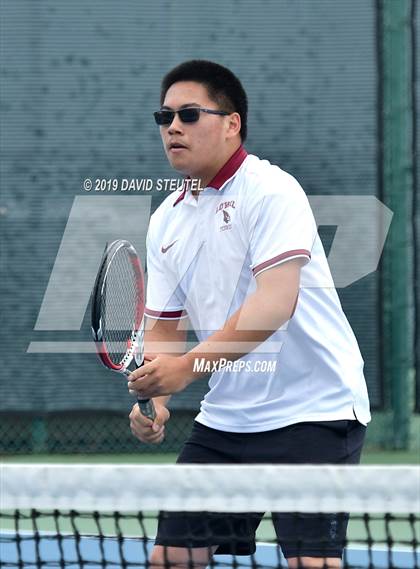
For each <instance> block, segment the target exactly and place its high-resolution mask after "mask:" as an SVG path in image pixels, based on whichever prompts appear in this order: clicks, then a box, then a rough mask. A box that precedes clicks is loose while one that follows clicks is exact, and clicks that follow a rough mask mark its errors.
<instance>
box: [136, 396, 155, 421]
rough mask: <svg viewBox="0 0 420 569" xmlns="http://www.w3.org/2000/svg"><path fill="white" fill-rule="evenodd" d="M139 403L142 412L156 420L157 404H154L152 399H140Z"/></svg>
mask: <svg viewBox="0 0 420 569" xmlns="http://www.w3.org/2000/svg"><path fill="white" fill-rule="evenodd" d="M137 403H138V405H139V409H140V413H141V414H142V415H145V416H146V417H149V419H152V420H154V418H155V417H156V413H155V406H154V405H153V401H152V400H151V399H138V398H137Z"/></svg>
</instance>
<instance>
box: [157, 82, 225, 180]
mask: <svg viewBox="0 0 420 569" xmlns="http://www.w3.org/2000/svg"><path fill="white" fill-rule="evenodd" d="M182 107H184V108H185V107H202V108H205V109H213V110H225V109H219V108H218V106H217V104H216V103H215V102H214V101H213V100H211V99H210V97H209V95H208V92H207V89H206V87H205V86H204V85H202V84H201V83H196V82H195V81H180V82H178V83H174V84H173V85H172V86H171V87H170V88H169V89H168V91H167V93H166V96H165V100H164V102H163V105H162V109H167V110H174V111H177V110H179V109H181V108H182ZM228 120H229V117H226V116H219V115H211V114H208V113H200V118H199V119H198V121H197V122H194V123H183V122H182V121H181V119H180V118H179V115H178V114H176V115H175V118H174V120H173V121H172V123H171V124H170V125H169V126H161V127H160V133H161V136H162V141H163V145H164V148H165V152H166V155H167V157H168V160H169V162H170V164H171V166H172V167H173V168H174V169H175V170H177V171H179V172H182V173H183V174H185V175H189V176H191V177H206V175H208V174H212V171H213V170H214V168H217V169H218V168H219V167H221V166H220V165H219V164H220V162H221V160H222V161H223V158H224V155H225V148H226V140H227V139H226V133H227V129H228V122H227V121H228ZM223 163H224V162H223ZM223 163H222V165H223Z"/></svg>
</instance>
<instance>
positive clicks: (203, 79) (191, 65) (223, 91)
mask: <svg viewBox="0 0 420 569" xmlns="http://www.w3.org/2000/svg"><path fill="white" fill-rule="evenodd" d="M179 81H195V82H197V83H201V84H202V85H205V87H206V88H207V91H208V94H209V97H210V99H212V100H213V101H214V102H215V103H217V104H218V105H219V107H220V109H221V110H223V111H227V112H229V113H238V114H239V116H240V117H241V139H242V142H243V141H244V140H245V139H246V135H247V114H248V100H247V96H246V93H245V90H244V88H243V87H242V84H241V82H240V81H239V79H238V78H237V77H236V75H234V74H233V73H232V71H230V70H229V69H227V68H226V67H223V66H222V65H219V64H218V63H214V62H213V61H206V60H204V59H193V60H191V61H185V62H184V63H181V64H180V65H177V66H176V67H174V69H172V70H171V71H169V73H167V74H166V75H165V77H164V78H163V79H162V86H161V92H160V104H161V105H163V102H164V100H165V97H166V93H167V91H168V89H169V88H170V87H171V86H172V85H173V84H174V83H178V82H179Z"/></svg>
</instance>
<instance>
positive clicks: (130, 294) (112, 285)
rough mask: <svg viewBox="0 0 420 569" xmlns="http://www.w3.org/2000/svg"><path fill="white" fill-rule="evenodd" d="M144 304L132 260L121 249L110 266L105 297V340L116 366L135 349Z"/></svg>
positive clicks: (102, 304) (103, 304)
mask: <svg viewBox="0 0 420 569" xmlns="http://www.w3.org/2000/svg"><path fill="white" fill-rule="evenodd" d="M142 302H143V291H142V287H141V285H140V283H139V282H138V275H137V273H136V270H135V265H133V260H132V257H131V255H130V252H129V251H128V250H127V249H126V248H121V249H119V250H118V251H117V253H116V254H115V256H114V257H113V259H112V262H111V263H110V265H109V267H108V271H107V275H106V279H105V283H104V287H103V292H102V298H101V312H102V315H103V332H104V334H103V336H104V341H105V343H106V345H107V350H108V354H109V357H110V358H111V360H112V361H113V362H114V363H116V364H119V363H121V361H122V360H123V359H124V357H125V355H126V353H127V350H128V349H129V348H130V347H131V342H132V338H133V334H134V333H135V332H137V329H138V327H139V322H138V307H139V305H140V303H142Z"/></svg>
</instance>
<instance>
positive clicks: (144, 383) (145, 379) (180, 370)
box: [128, 355, 193, 399]
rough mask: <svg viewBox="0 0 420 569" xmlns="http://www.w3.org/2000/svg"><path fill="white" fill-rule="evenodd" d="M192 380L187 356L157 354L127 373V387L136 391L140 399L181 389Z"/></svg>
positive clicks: (169, 393) (168, 393)
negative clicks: (149, 360)
mask: <svg viewBox="0 0 420 569" xmlns="http://www.w3.org/2000/svg"><path fill="white" fill-rule="evenodd" d="M192 380H193V374H192V370H191V364H190V362H189V360H188V358H186V357H185V356H168V355H158V356H157V357H156V358H154V359H153V361H151V362H147V363H146V364H144V365H143V366H141V367H139V368H138V369H136V370H135V371H133V372H132V373H131V374H130V375H129V377H128V389H129V390H134V391H136V392H137V394H138V396H139V397H140V398H142V399H151V398H152V397H159V396H161V395H171V394H172V393H177V392H178V391H182V390H183V389H185V388H186V387H187V385H189V384H190V383H191V381H192Z"/></svg>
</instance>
